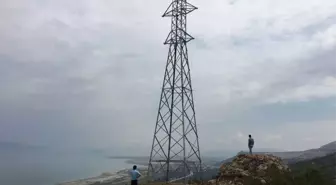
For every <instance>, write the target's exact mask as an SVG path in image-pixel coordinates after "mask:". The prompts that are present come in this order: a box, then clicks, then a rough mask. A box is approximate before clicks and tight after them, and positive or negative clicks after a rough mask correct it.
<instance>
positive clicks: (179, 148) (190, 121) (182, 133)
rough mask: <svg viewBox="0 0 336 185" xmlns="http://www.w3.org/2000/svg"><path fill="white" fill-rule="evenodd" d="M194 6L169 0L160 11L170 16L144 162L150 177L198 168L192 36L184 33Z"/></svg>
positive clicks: (167, 176)
mask: <svg viewBox="0 0 336 185" xmlns="http://www.w3.org/2000/svg"><path fill="white" fill-rule="evenodd" d="M196 9H197V8H196V7H195V6H193V5H191V4H190V3H188V2H187V1H186V0H173V1H172V3H171V4H170V5H169V7H168V9H167V10H166V11H165V13H164V14H163V17H170V18H171V31H170V33H169V35H168V37H167V39H166V40H165V42H164V44H165V45H169V51H168V58H167V64H166V69H165V74H164V80H163V85H162V92H161V98H160V103H159V109H158V114H157V120H156V126H155V131H154V137H153V143H152V150H151V154H150V160H149V166H148V173H149V176H151V177H152V178H153V179H154V180H164V181H169V180H171V179H172V178H179V177H186V176H188V175H190V174H195V173H198V172H201V171H202V165H201V164H202V163H201V156H200V148H199V142H198V134H197V126H196V117H195V106H194V100H193V99H194V98H193V90H192V86H191V76H190V68H189V60H188V49H187V43H188V42H189V41H191V40H193V39H194V38H193V37H192V36H191V35H189V34H188V33H187V14H189V13H190V12H192V11H194V10H196ZM199 174H200V173H199Z"/></svg>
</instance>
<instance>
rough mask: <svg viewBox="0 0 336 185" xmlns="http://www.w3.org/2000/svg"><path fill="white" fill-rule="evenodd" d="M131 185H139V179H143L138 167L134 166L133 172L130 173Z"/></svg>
mask: <svg viewBox="0 0 336 185" xmlns="http://www.w3.org/2000/svg"><path fill="white" fill-rule="evenodd" d="M130 175H131V185H138V179H139V178H140V177H141V173H140V172H139V171H138V170H137V166H136V165H134V166H133V170H131V172H130Z"/></svg>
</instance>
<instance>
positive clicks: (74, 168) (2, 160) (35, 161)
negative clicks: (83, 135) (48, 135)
mask: <svg viewBox="0 0 336 185" xmlns="http://www.w3.org/2000/svg"><path fill="white" fill-rule="evenodd" d="M130 166H131V165H129V164H126V163H125V161H124V160H123V159H109V158H107V156H104V155H100V154H92V153H85V152H41V153H38V152H32V153H31V152H24V153H11V152H1V151H0V184H4V185H55V184H56V183H60V182H66V181H72V180H77V179H83V178H88V177H94V176H99V175H101V174H102V173H103V172H115V171H118V170H120V169H125V168H130Z"/></svg>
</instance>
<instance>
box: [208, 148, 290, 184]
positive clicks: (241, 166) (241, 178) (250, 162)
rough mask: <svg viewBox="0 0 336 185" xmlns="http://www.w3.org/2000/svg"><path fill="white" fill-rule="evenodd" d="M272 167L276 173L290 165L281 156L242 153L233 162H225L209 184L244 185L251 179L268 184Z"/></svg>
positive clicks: (286, 170)
mask: <svg viewBox="0 0 336 185" xmlns="http://www.w3.org/2000/svg"><path fill="white" fill-rule="evenodd" d="M270 169H272V170H273V171H274V170H275V171H276V173H284V172H288V171H289V168H288V166H287V165H285V164H284V163H283V162H282V160H281V159H280V158H279V157H276V156H273V155H263V154H256V155H249V154H241V155H238V156H237V157H236V158H235V159H234V160H233V161H232V163H231V164H223V165H222V166H221V167H220V170H219V174H218V176H217V179H215V180H211V181H209V184H211V185H215V184H219V185H244V184H247V181H248V180H251V179H254V180H258V181H260V182H261V183H262V184H266V182H270V181H272V179H271V177H270V176H268V174H269V170H270Z"/></svg>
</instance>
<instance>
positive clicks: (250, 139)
mask: <svg viewBox="0 0 336 185" xmlns="http://www.w3.org/2000/svg"><path fill="white" fill-rule="evenodd" d="M253 145H254V139H253V138H252V136H251V135H249V139H248V147H249V150H250V154H251V155H252V148H253Z"/></svg>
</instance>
